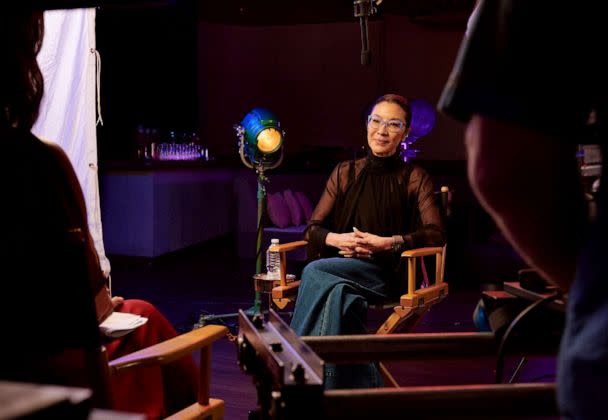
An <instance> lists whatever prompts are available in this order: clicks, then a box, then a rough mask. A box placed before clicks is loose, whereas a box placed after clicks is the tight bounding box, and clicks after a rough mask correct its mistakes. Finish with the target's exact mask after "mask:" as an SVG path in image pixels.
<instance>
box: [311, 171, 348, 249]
mask: <svg viewBox="0 0 608 420" xmlns="http://www.w3.org/2000/svg"><path fill="white" fill-rule="evenodd" d="M345 166H346V164H345V162H341V163H339V164H338V165H337V166H336V167H335V168H334V170H333V171H332V173H331V175H330V176H329V179H328V180H327V183H326V185H325V190H324V191H323V194H322V195H321V198H320V199H319V202H318V203H317V206H316V207H315V209H314V211H313V212H312V215H311V217H310V221H309V222H308V227H307V228H306V232H305V234H304V238H305V239H306V240H307V241H308V256H309V258H312V259H314V258H318V257H320V256H321V254H322V253H323V252H324V251H325V250H326V248H327V246H326V245H325V238H326V237H327V234H328V233H329V232H330V231H331V229H333V227H334V226H333V217H332V216H333V213H334V208H335V204H336V200H337V197H338V194H340V184H341V181H342V182H344V181H343V180H341V178H343V176H344V173H345ZM341 174H342V175H341Z"/></svg>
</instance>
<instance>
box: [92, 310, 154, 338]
mask: <svg viewBox="0 0 608 420" xmlns="http://www.w3.org/2000/svg"><path fill="white" fill-rule="evenodd" d="M146 322H148V318H145V317H143V316H140V315H135V314H130V313H126V312H112V314H110V316H109V317H107V318H106V319H105V321H103V322H102V323H101V324H100V325H99V328H100V329H101V331H102V332H103V333H104V334H105V335H107V336H108V337H113V338H118V337H122V336H123V335H126V334H128V333H130V332H131V331H133V330H134V329H136V328H137V327H140V326H142V325H144V324H145V323H146Z"/></svg>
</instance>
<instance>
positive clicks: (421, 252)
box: [401, 246, 445, 300]
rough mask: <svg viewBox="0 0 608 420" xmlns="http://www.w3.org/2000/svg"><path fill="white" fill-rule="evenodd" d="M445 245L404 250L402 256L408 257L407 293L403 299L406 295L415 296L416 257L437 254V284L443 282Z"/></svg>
mask: <svg viewBox="0 0 608 420" xmlns="http://www.w3.org/2000/svg"><path fill="white" fill-rule="evenodd" d="M444 251H445V246H443V247H441V246H433V247H425V248H415V249H408V250H407V251H404V252H403V253H402V254H401V256H402V257H404V258H407V259H408V261H407V295H404V296H402V297H401V300H403V298H404V297H405V296H409V297H410V298H411V297H413V296H414V293H415V292H416V259H417V258H419V257H426V256H429V255H435V257H436V260H437V261H436V265H435V268H436V272H435V284H437V285H439V284H441V283H443V253H444Z"/></svg>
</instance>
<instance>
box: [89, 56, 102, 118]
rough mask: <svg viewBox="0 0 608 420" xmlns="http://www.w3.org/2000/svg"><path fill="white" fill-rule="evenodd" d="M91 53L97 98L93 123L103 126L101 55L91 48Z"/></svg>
mask: <svg viewBox="0 0 608 420" xmlns="http://www.w3.org/2000/svg"><path fill="white" fill-rule="evenodd" d="M91 52H92V53H93V54H95V92H96V96H97V98H96V99H97V121H95V125H98V124H101V125H103V118H102V116H101V55H100V54H99V51H97V50H96V49H93V48H91Z"/></svg>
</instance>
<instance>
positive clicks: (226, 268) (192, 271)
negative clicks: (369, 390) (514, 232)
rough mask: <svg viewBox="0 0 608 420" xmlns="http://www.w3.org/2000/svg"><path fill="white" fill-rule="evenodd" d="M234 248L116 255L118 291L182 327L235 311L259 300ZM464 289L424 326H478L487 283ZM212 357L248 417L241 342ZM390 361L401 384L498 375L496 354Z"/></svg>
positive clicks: (536, 362)
mask: <svg viewBox="0 0 608 420" xmlns="http://www.w3.org/2000/svg"><path fill="white" fill-rule="evenodd" d="M234 249H235V246H234V240H233V239H232V238H221V239H218V240H216V241H211V242H210V243H208V244H206V245H204V246H201V247H196V248H192V249H189V250H185V251H182V252H179V253H177V254H174V255H168V256H165V257H161V258H158V259H155V260H153V261H147V260H133V259H131V258H127V259H125V258H118V257H114V258H111V262H112V264H113V270H112V279H113V292H114V294H116V295H121V296H124V297H125V298H139V299H145V300H148V301H150V302H152V303H153V304H155V305H156V306H157V307H158V308H159V309H160V310H161V312H163V313H164V314H165V316H167V318H168V319H169V320H170V321H171V322H172V323H173V324H174V325H175V327H176V329H177V330H178V331H182V332H184V331H188V330H190V329H191V328H192V327H193V325H194V324H195V323H196V322H197V321H198V320H199V317H200V315H221V314H232V313H235V312H236V311H237V310H238V309H239V308H243V309H246V308H249V307H251V305H252V303H253V298H254V293H253V287H252V280H251V275H252V274H253V273H254V272H255V262H254V261H252V260H238V259H237V258H236V257H235V256H234V255H235V251H234ZM297 269H298V267H294V270H297ZM447 280H448V282H449V279H447ZM461 289H462V290H454V289H453V290H451V291H450V295H449V296H448V297H447V298H446V299H445V300H444V301H443V302H442V303H441V304H439V305H437V306H435V307H434V308H433V309H432V310H431V311H430V312H429V313H428V314H427V315H426V316H425V318H424V319H423V321H422V322H421V323H420V325H419V326H418V330H420V331H425V332H431V331H437V332H450V331H474V330H475V327H474V325H473V321H472V313H473V310H474V308H475V305H476V304H477V301H478V299H479V297H480V288H479V285H472V287H470V288H461ZM377 321H378V320H377V319H375V318H374V316H372V317H371V319H370V323H374V322H377ZM218 322H219V321H218ZM223 322H225V323H226V324H227V325H228V326H229V327H230V328H231V331H232V332H233V333H235V334H236V333H237V330H236V328H235V325H234V324H235V322H236V318H232V317H226V318H224V319H223ZM516 362H517V359H514V358H510V359H507V360H506V365H505V366H506V369H505V371H506V372H509V371H510V370H512V369H513V368H514V366H515V364H516ZM212 363H213V372H212V387H211V390H212V396H214V397H216V398H222V399H224V400H225V402H226V416H225V418H226V419H229V420H232V419H246V418H247V416H248V413H249V411H250V410H252V409H254V408H255V407H256V393H255V388H254V386H253V382H252V378H251V377H250V376H248V375H246V374H244V373H243V372H241V371H240V368H239V367H238V365H237V357H236V344H235V343H234V342H233V341H230V339H229V338H225V339H223V340H220V341H219V342H217V343H216V344H215V345H214V347H213V354H212ZM387 367H388V368H389V370H390V371H391V372H392V373H393V375H394V376H395V378H396V379H397V382H398V383H399V384H400V385H401V386H408V385H440V384H443V385H448V384H463V383H491V382H492V380H493V376H494V360H493V359H492V358H487V359H475V360H468V361H466V360H465V361H462V360H459V361H454V360H451V359H445V360H433V361H426V362H425V361H422V362H421V361H407V360H406V361H400V362H390V363H387ZM554 372H555V360H554V358H553V357H545V358H535V359H532V360H530V362H529V363H528V364H527V365H526V368H525V369H524V371H523V372H522V376H521V379H522V380H530V381H532V380H534V381H536V380H538V381H542V380H552V379H553V375H554Z"/></svg>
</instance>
